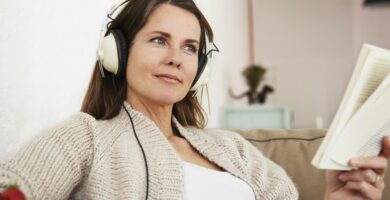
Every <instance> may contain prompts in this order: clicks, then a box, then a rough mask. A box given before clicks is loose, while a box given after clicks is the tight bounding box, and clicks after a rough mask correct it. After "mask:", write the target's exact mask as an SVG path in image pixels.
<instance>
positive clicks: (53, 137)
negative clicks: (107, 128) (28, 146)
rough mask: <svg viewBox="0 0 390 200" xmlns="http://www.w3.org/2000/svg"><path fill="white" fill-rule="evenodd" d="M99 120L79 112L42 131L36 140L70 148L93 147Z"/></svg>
mask: <svg viewBox="0 0 390 200" xmlns="http://www.w3.org/2000/svg"><path fill="white" fill-rule="evenodd" d="M96 128H97V120H96V119H95V118H94V117H93V116H91V115H89V114H86V113H82V112H77V113H74V114H72V115H70V116H69V117H68V118H66V119H64V120H62V121H60V122H58V123H56V124H54V125H51V126H49V127H47V128H45V129H42V130H41V131H40V132H39V133H38V135H37V137H36V138H35V140H34V139H33V140H32V141H31V142H34V141H36V140H39V141H46V142H50V141H51V142H54V143H56V144H63V145H65V146H69V147H76V146H77V147H81V146H92V143H93V134H94V132H95V131H96Z"/></svg>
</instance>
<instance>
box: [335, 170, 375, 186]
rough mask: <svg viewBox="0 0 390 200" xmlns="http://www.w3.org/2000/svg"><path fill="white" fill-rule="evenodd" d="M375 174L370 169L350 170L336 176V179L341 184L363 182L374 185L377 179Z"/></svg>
mask: <svg viewBox="0 0 390 200" xmlns="http://www.w3.org/2000/svg"><path fill="white" fill-rule="evenodd" d="M377 176H378V175H377V174H376V173H375V172H374V171H373V170H371V169H359V170H352V171H349V172H344V173H342V174H340V175H339V176H338V178H339V179H340V180H341V181H343V182H348V181H352V182H359V181H365V182H368V183H375V182H376V179H377Z"/></svg>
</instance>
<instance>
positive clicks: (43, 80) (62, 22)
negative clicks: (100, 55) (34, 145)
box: [0, 0, 110, 159]
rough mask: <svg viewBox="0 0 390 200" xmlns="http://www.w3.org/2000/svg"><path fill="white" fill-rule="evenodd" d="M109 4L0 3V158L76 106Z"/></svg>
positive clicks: (69, 0) (6, 0)
mask: <svg viewBox="0 0 390 200" xmlns="http://www.w3.org/2000/svg"><path fill="white" fill-rule="evenodd" d="M97 2H98V3H97ZM109 3H110V1H109V0H104V1H92V0H84V1H77V0H67V1H47V0H36V1H28V0H19V1H13V0H2V1H0V15H1V16H0V27H1V31H0V44H1V45H0V55H1V59H0V121H1V123H0V138H1V140H0V148H1V149H2V151H0V159H1V158H3V157H4V156H5V154H7V153H9V152H12V151H15V149H17V148H18V147H19V146H20V145H21V144H22V143H23V142H25V141H26V140H27V139H28V138H30V137H32V136H33V135H35V134H37V132H38V131H39V130H41V129H43V128H45V127H48V126H50V125H52V124H54V123H56V122H58V121H61V120H63V119H65V118H66V117H67V116H69V115H70V114H72V113H75V112H77V111H78V110H79V109H80V104H81V100H82V98H83V95H84V92H85V89H86V86H87V84H88V81H89V78H90V74H91V70H92V65H93V62H94V58H95V49H96V47H97V45H98V44H97V43H98V38H99V30H100V26H101V23H102V20H103V19H104V15H102V13H104V12H106V10H107V5H108V4H109ZM92 8H93V9H92Z"/></svg>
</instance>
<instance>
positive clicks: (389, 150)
mask: <svg viewBox="0 0 390 200" xmlns="http://www.w3.org/2000/svg"><path fill="white" fill-rule="evenodd" d="M380 156H382V157H385V158H386V159H390V136H386V137H385V138H384V139H383V149H382V152H381V154H380Z"/></svg>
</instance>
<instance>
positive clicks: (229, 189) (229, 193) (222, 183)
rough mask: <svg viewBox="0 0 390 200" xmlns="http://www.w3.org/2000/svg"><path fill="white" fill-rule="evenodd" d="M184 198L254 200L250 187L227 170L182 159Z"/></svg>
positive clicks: (192, 199) (194, 199) (188, 199)
mask: <svg viewBox="0 0 390 200" xmlns="http://www.w3.org/2000/svg"><path fill="white" fill-rule="evenodd" d="M183 167H184V180H185V184H184V185H185V186H184V187H185V193H184V194H185V195H184V197H185V198H184V199H185V200H199V199H202V200H216V199H223V200H255V194H254V192H253V190H252V188H251V187H250V186H249V185H248V184H247V183H246V182H245V181H243V180H241V179H239V178H237V177H235V176H233V175H231V174H230V173H228V172H221V171H216V170H212V169H208V168H206V167H202V166H199V165H195V164H192V163H189V162H186V161H183Z"/></svg>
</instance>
